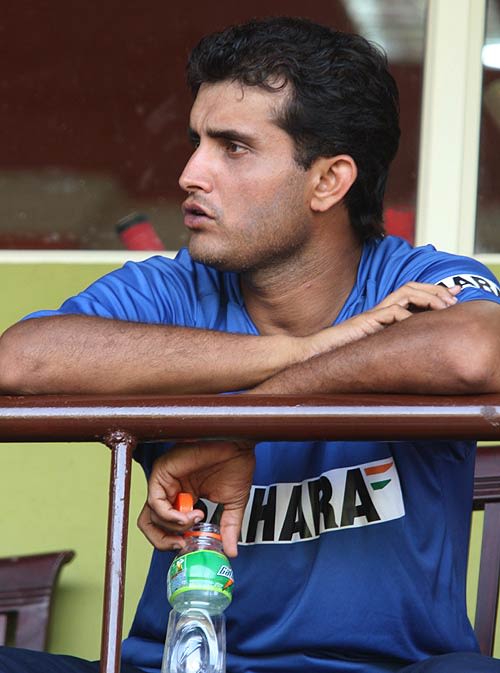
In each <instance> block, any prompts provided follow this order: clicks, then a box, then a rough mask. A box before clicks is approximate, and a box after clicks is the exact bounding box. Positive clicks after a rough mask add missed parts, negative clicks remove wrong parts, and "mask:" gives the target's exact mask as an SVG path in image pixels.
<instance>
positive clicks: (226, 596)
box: [161, 499, 234, 673]
mask: <svg viewBox="0 0 500 673" xmlns="http://www.w3.org/2000/svg"><path fill="white" fill-rule="evenodd" d="M179 509H181V510H182V507H181V508H179ZM191 509H192V499H191ZM185 539H186V546H185V547H184V548H183V549H182V550H181V551H180V552H179V553H178V554H177V556H176V557H175V558H174V560H173V561H172V564H171V566H170V569H169V571H168V577H167V596H168V600H169V602H170V605H171V606H172V610H171V612H170V617H169V620H168V628H167V637H166V641H165V650H164V654H163V662H162V667H161V673H225V670H226V623H225V617H224V614H223V612H224V610H225V608H227V606H228V605H229V603H230V602H231V598H232V589H233V583H234V582H233V571H232V569H231V565H230V563H229V561H228V559H227V557H226V556H225V555H224V552H223V549H222V540H221V535H220V531H219V527H218V526H216V525H215V524H209V523H199V524H196V525H195V526H193V528H191V530H189V531H187V532H186V533H185Z"/></svg>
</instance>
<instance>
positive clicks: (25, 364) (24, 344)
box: [0, 325, 37, 395]
mask: <svg viewBox="0 0 500 673" xmlns="http://www.w3.org/2000/svg"><path fill="white" fill-rule="evenodd" d="M24 331H25V330H20V329H19V328H18V325H13V326H12V327H9V329H8V330H6V331H5V332H4V333H3V334H2V336H1V337H0V394H3V395H11V394H12V395H15V394H30V393H33V392H35V391H34V390H32V389H30V381H32V380H33V375H34V372H35V371H36V369H37V365H36V363H35V362H34V352H33V348H32V347H31V346H30V342H31V339H29V338H26V337H25V336H24V335H23V334H20V333H19V332H24Z"/></svg>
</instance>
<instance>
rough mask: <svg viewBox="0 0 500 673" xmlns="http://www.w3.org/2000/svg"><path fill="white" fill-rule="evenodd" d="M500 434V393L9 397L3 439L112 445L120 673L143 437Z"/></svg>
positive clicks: (111, 580)
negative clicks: (133, 482) (135, 464)
mask: <svg viewBox="0 0 500 673" xmlns="http://www.w3.org/2000/svg"><path fill="white" fill-rule="evenodd" d="M201 437H202V438H205V439H216V438H226V439H227V438H240V437H245V438H248V439H254V440H264V439H266V440H295V441H298V440H306V439H310V440H314V439H330V440H352V441H356V440H368V439H371V440H410V439H413V440H415V439H477V440H498V439H499V438H500V395H479V396H474V397H469V396H416V395H397V396H396V395H341V396H340V395H318V396H308V397H304V396H295V395H287V396H257V395H237V396H232V395H229V396H226V395H224V396H213V395H200V396H196V397H194V396H183V397H153V396H144V397H123V396H120V397H117V396H114V397H111V396H90V395H86V396H55V395H47V396H22V397H11V396H5V397H0V441H2V442H26V441H29V442H42V441H43V442H46V441H54V442H66V441H76V442H78V441H82V442H83V441H100V442H103V443H104V444H106V445H107V446H109V447H110V448H111V453H112V458H111V476H110V489H109V516H108V541H107V553H106V575H105V591H104V608H103V626H102V643H101V669H100V670H101V673H119V669H120V652H121V636H122V622H123V594H124V579H125V562H126V546H127V527H128V511H129V499H130V473H131V460H132V453H133V450H134V447H135V445H136V444H137V442H138V441H144V440H158V439H164V440H182V439H193V438H201Z"/></svg>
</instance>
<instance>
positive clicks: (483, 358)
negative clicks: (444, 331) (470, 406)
mask: <svg viewBox="0 0 500 673" xmlns="http://www.w3.org/2000/svg"><path fill="white" fill-rule="evenodd" d="M457 342H458V343H457V348H455V349H453V358H452V363H451V367H452V368H453V369H454V371H455V377H456V381H457V388H458V390H457V392H459V393H464V394H480V393H492V392H500V334H497V333H495V332H494V331H493V330H489V329H484V328H481V326H480V325H477V324H474V323H471V324H470V325H467V327H466V329H465V330H464V333H463V334H460V335H458V336H457Z"/></svg>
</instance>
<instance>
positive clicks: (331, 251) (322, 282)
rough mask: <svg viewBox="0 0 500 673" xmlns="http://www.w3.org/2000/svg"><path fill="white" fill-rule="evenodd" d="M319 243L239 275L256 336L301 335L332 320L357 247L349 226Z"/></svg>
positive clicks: (349, 283) (351, 278) (352, 273)
mask: <svg viewBox="0 0 500 673" xmlns="http://www.w3.org/2000/svg"><path fill="white" fill-rule="evenodd" d="M332 229H333V228H332V227H331V226H330V228H329V231H330V232H331V231H332ZM328 238H329V239H332V238H333V236H332V235H331V233H330V235H329V236H328ZM324 239H325V237H324V236H323V237H319V240H317V241H316V242H310V244H308V246H306V247H305V248H303V249H301V250H300V251H299V252H298V253H296V254H295V255H294V256H293V258H291V259H290V258H289V259H287V260H285V261H283V262H281V263H279V264H276V263H274V264H273V265H272V267H268V268H264V269H258V270H257V271H251V272H246V273H244V274H242V276H241V288H242V293H243V297H244V299H245V305H246V308H247V311H248V312H249V314H250V316H251V318H252V320H253V322H254V323H255V325H256V327H257V328H258V329H259V331H260V333H261V334H266V335H268V334H279V333H286V334H293V335H295V336H305V335H307V334H314V333H316V332H318V331H319V330H321V329H323V328H325V327H328V326H330V325H331V324H332V323H333V322H334V320H335V318H336V317H337V315H338V314H339V312H340V310H341V308H342V306H343V305H344V303H345V301H346V299H347V297H348V296H349V293H350V292H351V290H352V287H353V285H354V282H355V280H356V274H357V269H358V264H359V259H360V257H361V249H362V246H361V244H360V243H359V241H358V240H357V238H356V236H355V235H354V234H353V232H352V231H351V228H350V227H346V228H345V231H344V235H343V236H339V235H338V232H337V233H336V235H335V241H333V240H328V241H325V240H324Z"/></svg>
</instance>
